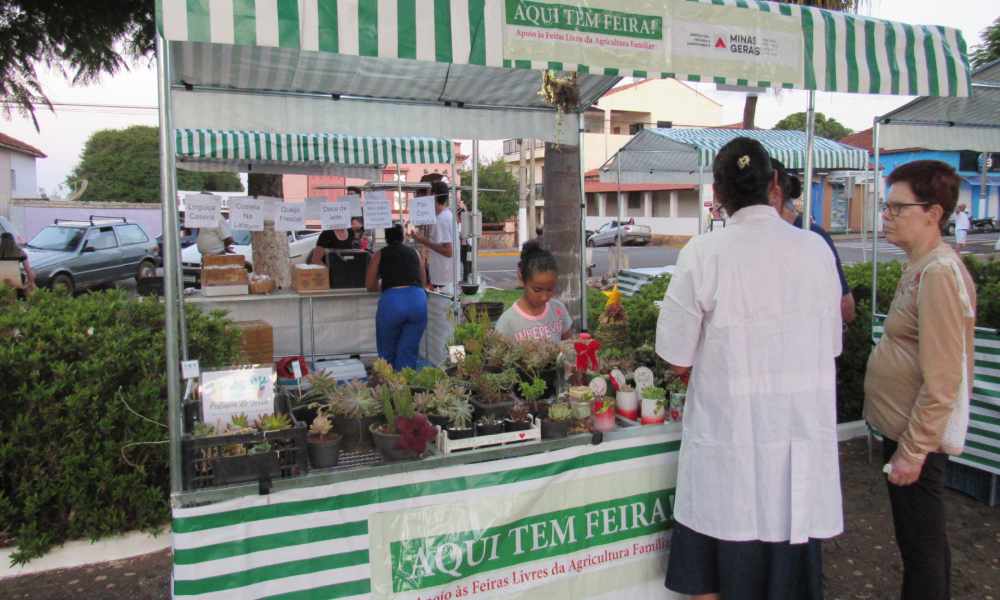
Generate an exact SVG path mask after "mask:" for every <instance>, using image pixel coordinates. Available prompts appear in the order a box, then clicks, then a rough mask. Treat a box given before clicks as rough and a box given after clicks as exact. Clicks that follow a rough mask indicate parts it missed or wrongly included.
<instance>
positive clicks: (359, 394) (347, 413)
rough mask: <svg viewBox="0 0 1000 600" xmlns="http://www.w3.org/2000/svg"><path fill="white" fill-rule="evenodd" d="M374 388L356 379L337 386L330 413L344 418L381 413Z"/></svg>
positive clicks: (357, 417)
mask: <svg viewBox="0 0 1000 600" xmlns="http://www.w3.org/2000/svg"><path fill="white" fill-rule="evenodd" d="M380 412H381V411H380V410H379V403H378V401H377V400H376V399H375V396H374V394H373V393H372V388H370V387H368V386H367V385H365V384H364V382H362V381H359V380H357V379H354V380H352V381H349V382H347V383H346V384H344V385H342V386H340V387H339V388H337V393H336V394H335V395H334V397H333V398H332V400H331V403H330V414H331V415H332V416H334V417H340V418H344V419H361V418H363V417H374V416H376V415H378V414H380Z"/></svg>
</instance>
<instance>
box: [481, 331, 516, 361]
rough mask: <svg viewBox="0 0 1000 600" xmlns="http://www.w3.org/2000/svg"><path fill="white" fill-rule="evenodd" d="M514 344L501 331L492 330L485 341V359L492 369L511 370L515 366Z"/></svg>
mask: <svg viewBox="0 0 1000 600" xmlns="http://www.w3.org/2000/svg"><path fill="white" fill-rule="evenodd" d="M512 350H513V343H512V342H511V340H510V339H509V338H508V337H507V336H505V335H503V334H502V333H500V332H499V331H495V330H491V331H489V332H487V333H486V337H485V338H484V339H483V359H484V360H485V361H486V364H487V365H488V366H491V367H501V368H505V369H506V368H509V367H511V366H513V360H512Z"/></svg>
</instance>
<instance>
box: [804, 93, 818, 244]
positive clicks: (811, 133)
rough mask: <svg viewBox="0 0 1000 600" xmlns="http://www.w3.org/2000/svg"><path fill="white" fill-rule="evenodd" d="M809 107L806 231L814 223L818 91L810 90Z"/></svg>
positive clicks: (806, 167) (805, 201)
mask: <svg viewBox="0 0 1000 600" xmlns="http://www.w3.org/2000/svg"><path fill="white" fill-rule="evenodd" d="M808 96H809V100H808V102H809V108H808V109H807V111H806V155H805V162H806V164H805V173H804V174H803V178H804V179H805V181H804V182H803V183H804V184H805V186H804V189H803V193H804V195H805V197H804V198H803V200H802V202H803V206H802V229H805V230H806V231H808V230H809V227H810V226H811V225H812V197H813V194H812V183H813V147H814V145H815V143H816V92H815V91H814V90H809V94H808Z"/></svg>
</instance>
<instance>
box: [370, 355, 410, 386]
mask: <svg viewBox="0 0 1000 600" xmlns="http://www.w3.org/2000/svg"><path fill="white" fill-rule="evenodd" d="M372 373H373V375H374V377H373V379H374V380H375V383H376V384H384V383H398V384H402V385H405V384H406V379H405V378H404V377H403V375H402V374H401V373H397V372H396V371H395V370H394V369H393V368H392V365H390V364H389V361H387V360H385V359H384V358H380V359H378V360H376V361H375V364H373V365H372Z"/></svg>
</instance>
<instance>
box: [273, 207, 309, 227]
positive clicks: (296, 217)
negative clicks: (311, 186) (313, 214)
mask: <svg viewBox="0 0 1000 600" xmlns="http://www.w3.org/2000/svg"><path fill="white" fill-rule="evenodd" d="M305 228H306V205H305V203H303V202H276V203H275V204H274V230H275V231H298V230H301V229H305Z"/></svg>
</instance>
